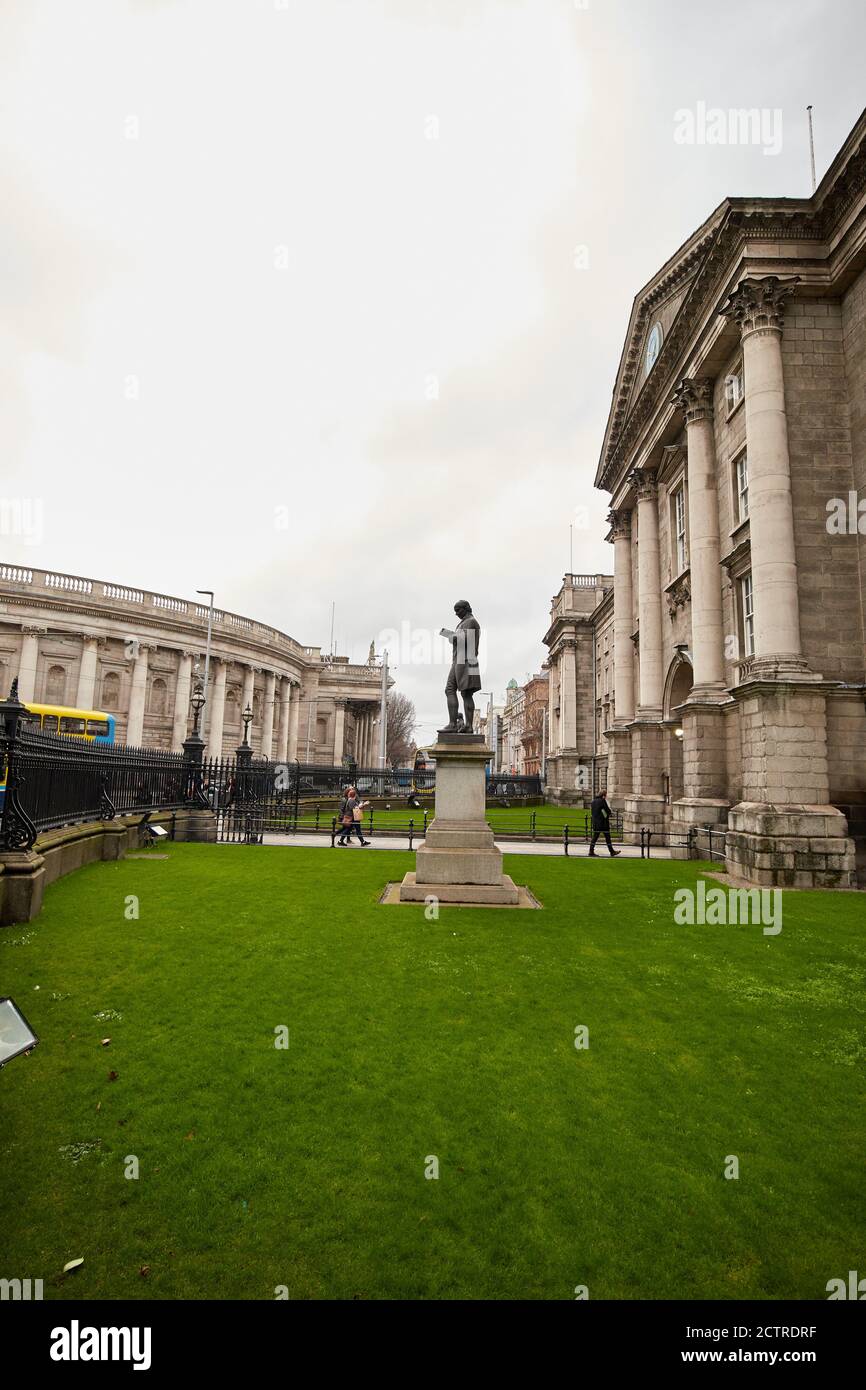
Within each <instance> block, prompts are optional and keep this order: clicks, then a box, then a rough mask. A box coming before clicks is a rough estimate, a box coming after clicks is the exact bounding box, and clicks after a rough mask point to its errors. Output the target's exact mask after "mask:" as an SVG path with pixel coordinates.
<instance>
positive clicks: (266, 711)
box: [262, 671, 277, 758]
mask: <svg viewBox="0 0 866 1390" xmlns="http://www.w3.org/2000/svg"><path fill="white" fill-rule="evenodd" d="M276 685H277V677H276V672H275V671H266V672H265V693H264V699H263V710H262V757H263V758H271V757H273V751H274V700H275V699H276V693H275V692H276Z"/></svg>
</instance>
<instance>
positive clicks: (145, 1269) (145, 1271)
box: [138, 1265, 150, 1279]
mask: <svg viewBox="0 0 866 1390" xmlns="http://www.w3.org/2000/svg"><path fill="white" fill-rule="evenodd" d="M138 1272H139V1274H140V1275H141V1277H142V1279H146V1278H147V1276H148V1274H149V1273H150V1265H142V1266H141V1269H140V1270H139V1271H138Z"/></svg>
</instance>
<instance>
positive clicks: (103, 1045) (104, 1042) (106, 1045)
mask: <svg viewBox="0 0 866 1390" xmlns="http://www.w3.org/2000/svg"><path fill="white" fill-rule="evenodd" d="M110 1042H111V1038H103V1039H102V1044H101V1045H102V1047H108V1044H109V1043H110Z"/></svg>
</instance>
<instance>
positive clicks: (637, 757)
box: [623, 719, 668, 832]
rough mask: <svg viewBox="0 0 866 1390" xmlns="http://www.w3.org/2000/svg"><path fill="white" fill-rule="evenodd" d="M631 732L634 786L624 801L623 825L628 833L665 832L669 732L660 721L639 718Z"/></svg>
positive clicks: (630, 729) (630, 726) (631, 726)
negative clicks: (665, 775) (646, 828)
mask: <svg viewBox="0 0 866 1390" xmlns="http://www.w3.org/2000/svg"><path fill="white" fill-rule="evenodd" d="M629 731H630V733H631V755H632V787H631V792H630V793H629V794H627V795H626V796H625V797H624V799H623V801H624V808H625V815H624V818H623V825H624V828H625V830H626V831H627V832H634V831H637V830H640V829H641V828H642V827H643V826H647V827H649V829H650V830H664V829H665V822H666V819H667V810H668V802H667V801H666V799H665V797H664V795H663V793H662V784H663V782H662V779H663V774H664V772H665V739H666V737H667V731H666V730H665V727H664V725H663V724H662V723H661V721H660V720H655V719H647V720H641V719H637V720H635V722H634V723H633V724H631V725H629Z"/></svg>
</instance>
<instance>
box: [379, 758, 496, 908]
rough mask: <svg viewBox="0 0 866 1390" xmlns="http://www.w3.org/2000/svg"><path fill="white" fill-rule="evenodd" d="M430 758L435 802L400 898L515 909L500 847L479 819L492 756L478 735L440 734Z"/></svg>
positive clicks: (482, 812)
mask: <svg viewBox="0 0 866 1390" xmlns="http://www.w3.org/2000/svg"><path fill="white" fill-rule="evenodd" d="M430 756H431V758H433V760H434V761H435V763H436V806H435V814H434V819H433V820H432V821H431V823H430V825H429V826H428V827H427V836H426V839H425V840H424V841H423V843H422V844H420V845H419V846H418V850H417V853H416V856H415V872H414V873H409V874H406V876H405V878H404V879H403V882H402V883H401V885H400V901H401V902H425V901H426V900H427V899H429V898H431V897H433V898H436V899H438V901H439V902H443V903H463V904H465V905H466V906H471V905H472V904H486V905H489V906H490V905H492V906H499V907H516V906H517V903H518V897H519V895H518V891H517V888H516V886H515V884H514V883H513V882H512V880H511V879H510V878H509V876H508V875H507V874H504V873H503V872H502V851H501V850H500V849H498V848H497V847H496V845H495V844H494V843H493V831H492V830H491V829H490V826H489V825H488V824H487V821H486V820H485V817H484V812H485V767H486V765H487V762H488V760H489V758H490V756H491V753H490V750H489V748H487V746H486V744H485V741H484V737H483V735H481V734H447V733H445V734H443V733H440V735H439V738H438V741H437V743H436V745H435V747H433V748H431V749H430Z"/></svg>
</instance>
